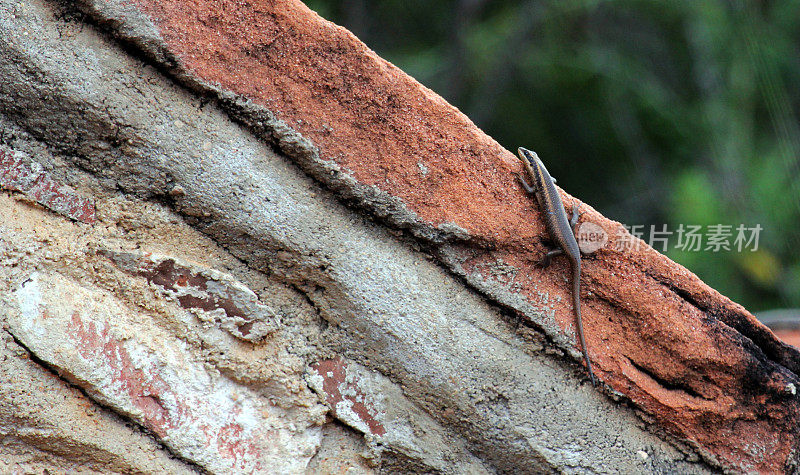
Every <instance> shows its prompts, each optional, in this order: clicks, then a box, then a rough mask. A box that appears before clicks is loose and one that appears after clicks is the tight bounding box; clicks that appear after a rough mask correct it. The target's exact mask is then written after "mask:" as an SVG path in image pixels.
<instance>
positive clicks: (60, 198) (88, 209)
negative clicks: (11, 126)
mask: <svg viewBox="0 0 800 475" xmlns="http://www.w3.org/2000/svg"><path fill="white" fill-rule="evenodd" d="M0 188H2V189H4V190H11V191H19V192H21V193H22V194H23V195H24V196H26V197H27V198H29V199H31V200H33V201H35V202H37V203H39V204H41V205H42V206H45V207H47V208H49V209H51V210H53V211H55V212H56V213H58V214H61V215H64V216H66V217H68V218H71V219H74V220H75V221H80V222H82V223H86V224H93V223H94V222H95V211H94V204H93V203H92V202H91V201H90V200H89V199H87V198H85V197H83V196H81V195H79V194H77V193H75V191H73V190H72V189H71V188H70V187H68V186H63V185H60V184H59V183H57V182H55V181H53V180H52V179H50V177H49V176H48V175H47V173H45V172H44V171H42V167H41V165H39V164H38V163H36V162H31V161H30V159H27V158H24V154H22V153H19V152H17V153H16V154H14V153H10V151H9V150H7V149H3V148H0Z"/></svg>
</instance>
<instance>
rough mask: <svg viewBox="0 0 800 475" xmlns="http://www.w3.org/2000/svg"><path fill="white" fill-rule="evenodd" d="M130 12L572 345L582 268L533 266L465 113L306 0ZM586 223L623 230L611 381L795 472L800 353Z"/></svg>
mask: <svg viewBox="0 0 800 475" xmlns="http://www.w3.org/2000/svg"><path fill="white" fill-rule="evenodd" d="M88 3H90V4H91V3H92V2H88ZM94 3H95V5H94V7H93V8H94V11H95V13H96V14H97V15H100V16H103V15H106V16H113V12H111V13H109V10H107V8H106V7H105V6H99V5H100V3H97V2H94ZM130 4H133V5H136V6H138V8H139V9H140V10H141V13H142V14H144V15H145V16H146V17H147V18H148V19H149V20H150V21H152V23H153V24H154V25H156V26H157V28H158V29H159V32H160V35H161V38H162V41H163V44H161V45H159V46H157V47H158V48H160V50H159V51H153V50H151V51H147V52H148V53H149V54H150V55H151V56H152V57H154V58H170V60H169V64H165V65H166V66H168V67H170V68H171V70H172V71H173V72H174V73H176V74H177V75H178V77H180V78H181V80H183V81H186V82H188V83H190V84H191V85H192V86H193V87H195V88H205V89H207V90H208V91H211V92H213V93H216V94H217V95H218V96H219V97H221V98H222V103H223V105H225V104H227V105H228V106H230V110H232V111H234V112H236V113H237V114H238V117H237V118H239V119H241V120H242V121H243V122H244V123H245V124H247V125H249V126H251V127H253V129H254V130H255V131H256V132H259V133H262V134H264V137H265V138H268V139H271V140H274V141H275V142H276V143H277V144H278V145H279V146H280V147H282V149H283V151H284V152H285V153H286V154H288V155H289V156H292V157H293V158H295V159H296V160H297V161H298V163H300V164H301V165H302V166H304V167H305V169H306V170H307V171H309V173H312V174H313V175H314V176H315V177H316V178H318V179H320V180H321V181H323V182H324V183H326V184H327V185H328V186H330V187H331V188H333V189H334V190H336V191H337V192H339V193H341V194H343V195H344V196H347V197H348V198H351V197H357V198H359V200H358V201H359V202H360V203H361V204H362V205H363V206H365V207H367V208H368V209H370V211H371V212H372V213H374V214H376V215H378V216H381V217H386V218H388V220H389V222H392V223H403V224H404V225H405V226H406V227H408V228H409V229H411V230H412V231H414V232H415V234H416V235H417V236H424V237H433V239H432V242H431V243H432V244H433V248H434V250H435V252H437V253H438V255H439V258H440V259H441V262H443V263H444V264H445V265H446V266H448V267H449V268H450V269H451V270H452V271H454V272H456V273H459V274H461V275H463V276H464V277H465V279H466V281H467V282H468V283H469V284H470V285H472V286H474V287H475V288H476V289H478V290H479V291H480V292H482V293H484V294H485V295H487V296H488V297H490V298H491V299H493V300H496V301H499V302H501V303H503V304H504V305H505V306H506V307H507V308H511V309H514V310H516V311H517V312H519V313H520V314H521V315H522V316H523V318H524V319H525V321H526V322H527V323H528V324H530V325H533V326H536V327H538V328H540V329H543V330H544V331H545V332H546V333H547V334H548V335H549V336H550V337H551V338H553V339H554V340H555V341H556V342H557V343H558V344H560V345H562V346H564V347H571V348H573V350H574V346H573V345H574V343H573V342H574V340H573V336H574V332H573V330H572V306H571V304H570V303H569V301H570V300H569V294H568V292H569V286H568V285H567V281H566V279H565V276H566V275H568V274H567V273H566V271H567V266H566V263H565V262H557V263H556V264H554V266H552V267H551V268H549V269H547V270H542V269H538V268H536V267H535V266H534V263H535V262H537V261H538V260H539V259H540V257H541V256H542V254H543V253H544V251H545V247H544V245H543V244H542V238H543V236H544V226H543V223H542V220H541V218H540V216H539V214H538V207H537V206H536V205H535V204H534V202H533V201H532V200H531V199H530V197H529V196H526V195H525V194H524V193H523V191H522V190H521V189H520V187H519V185H518V184H517V182H516V178H515V173H518V172H519V171H520V170H519V165H518V163H517V160H516V159H515V158H514V157H513V155H512V154H511V153H510V152H508V151H506V150H504V149H503V148H502V147H500V146H499V145H498V144H497V143H496V142H495V141H494V140H492V139H491V138H490V137H488V136H486V135H485V134H484V133H483V132H481V131H480V130H479V129H478V128H477V127H475V126H474V124H472V123H471V122H470V121H469V119H468V118H467V117H465V116H464V115H463V114H461V113H460V112H458V111H457V110H456V109H455V108H453V107H452V106H450V105H448V104H447V103H446V102H445V101H443V100H442V99H441V98H440V97H438V96H437V95H436V94H434V93H433V92H431V91H430V90H428V89H426V88H425V87H423V86H421V85H420V84H418V83H417V82H415V81H414V80H413V79H412V78H410V77H408V76H407V75H405V74H404V73H402V72H401V71H399V70H398V69H397V68H395V67H394V66H392V65H391V64H389V63H387V62H386V61H384V60H383V59H381V58H379V57H378V56H377V55H375V54H374V53H373V52H372V51H370V50H369V49H368V48H367V47H366V46H364V45H363V44H362V43H360V42H359V41H358V40H357V39H356V38H355V37H353V36H352V35H351V34H350V33H349V32H347V31H346V30H344V29H342V28H340V27H338V26H336V25H333V24H331V23H329V22H326V21H325V20H323V19H321V18H320V17H319V16H317V15H316V14H315V13H313V12H312V11H310V10H309V9H308V8H306V7H305V6H304V5H303V4H302V3H300V2H298V1H291V0H283V1H275V2H241V1H237V0H218V1H213V2H212V1H208V0H193V1H185V0H159V1H155V0H132V1H131V2H130ZM106 19H109V18H106ZM120 19H122V20H124V18H123V17H119V18H117V20H120ZM111 24H114V23H113V22H112V23H111ZM120 30H121V29H120ZM125 34H127V35H131V34H135V33H125ZM128 39H129V40H133V43H134V44H137V45H144V46H143V47H145V48H154V46H152V41H151V40H152V38H150V39H148V41H145V40H142V39H141V38H138V39H137V38H131V37H129V38H128ZM231 98H233V99H231ZM234 109H236V110H234ZM521 145H529V146H535V144H521ZM544 159H545V161H551V160H558V157H544ZM564 197H565V198H567V199H570V198H569V197H568V196H567V195H564ZM398 203H399V204H398ZM586 208H587V207H584V209H586ZM402 213H407V214H408V216H400V214H402ZM584 221H590V222H592V223H594V224H596V225H598V226H600V227H601V228H603V229H604V230H605V231H606V232H607V233H608V234H609V235H610V236H611V239H610V240H609V242H608V243H607V245H606V247H605V248H603V249H601V250H599V251H598V252H596V253H594V254H593V255H592V256H589V257H588V258H587V259H586V260H585V262H584V266H583V271H584V278H583V286H582V301H583V305H584V306H583V313H584V315H583V316H584V326H585V328H586V331H587V342H588V346H589V348H590V352H591V355H592V358H593V363H594V365H595V368H596V372H597V373H598V376H599V377H600V378H601V379H602V380H603V381H604V383H605V384H607V385H608V386H609V387H610V388H611V389H612V390H613V391H616V392H617V393H621V394H623V395H625V396H626V397H627V398H628V399H629V400H630V401H632V403H633V404H634V405H635V406H637V407H638V408H640V409H641V410H642V411H643V412H644V413H646V414H647V415H648V416H649V418H651V419H652V420H654V421H655V422H656V423H657V424H659V425H660V426H662V427H665V428H667V429H669V430H670V431H671V432H672V433H673V434H676V435H678V436H679V437H681V438H683V439H685V440H687V441H689V442H690V443H691V444H692V445H694V446H695V447H697V448H698V449H699V450H700V452H701V453H703V454H704V455H705V456H706V458H707V460H709V461H712V462H717V463H719V464H721V465H722V466H723V467H725V468H728V469H733V470H759V471H773V470H782V469H786V467H787V466H789V464H791V463H793V457H795V455H794V452H795V448H796V447H797V445H798V442H800V437H799V436H800V434H798V427H800V424H799V423H800V403H798V399H797V395H796V389H795V388H796V387H797V385H798V384H799V383H800V382H799V381H798V377H797V375H798V374H800V353H799V352H798V350H797V349H795V348H793V347H790V346H788V345H786V344H784V343H782V342H781V341H780V340H778V339H777V338H775V336H774V335H773V334H772V333H771V332H770V331H769V330H768V329H767V328H766V327H764V326H763V325H761V324H760V323H758V321H757V320H756V319H755V318H754V317H753V316H752V315H751V314H749V313H748V312H747V311H746V310H745V309H743V308H742V307H741V306H739V305H737V304H735V303H733V302H731V301H730V300H729V299H727V298H725V297H724V296H722V295H720V294H719V293H718V292H716V291H714V290H713V289H711V288H709V287H708V286H706V285H705V284H704V283H703V282H701V281H700V280H699V279H698V278H697V277H696V276H694V275H693V274H691V273H690V272H688V271H687V270H686V269H684V268H683V267H681V266H679V265H677V264H675V263H673V262H671V261H669V260H668V259H667V258H665V257H664V256H662V255H660V254H658V253H657V252H655V251H654V250H652V249H651V248H649V247H647V246H642V247H640V248H634V249H623V250H616V248H617V247H618V246H617V245H618V244H619V242H620V240H621V239H628V236H627V235H626V234H625V233H624V231H621V227H620V225H619V223H616V222H613V221H611V220H608V219H606V218H605V217H603V216H601V215H600V214H598V213H597V212H595V211H593V210H591V209H590V210H589V212H588V213H587V214H586V215H585V216H584ZM573 353H574V354H576V355H577V352H575V351H573Z"/></svg>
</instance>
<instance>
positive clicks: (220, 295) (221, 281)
mask: <svg viewBox="0 0 800 475" xmlns="http://www.w3.org/2000/svg"><path fill="white" fill-rule="evenodd" d="M101 253H102V254H103V255H106V256H108V257H109V258H111V259H112V260H113V261H114V263H116V264H117V266H118V267H119V268H121V269H122V270H124V271H126V272H128V273H131V274H133V275H136V276H140V277H144V278H146V279H147V281H148V282H150V283H152V284H154V285H155V286H156V288H158V290H159V292H160V293H161V294H163V295H165V296H167V297H169V298H170V299H173V300H176V301H178V302H179V303H180V305H181V307H184V308H186V309H188V310H191V311H192V312H193V313H194V314H195V315H197V317H198V318H199V319H200V320H202V321H204V322H208V323H209V324H213V325H216V326H219V327H220V328H222V329H224V330H226V331H227V332H228V333H230V334H231V335H233V336H235V337H237V338H241V339H243V340H247V341H252V342H257V341H259V340H261V339H262V338H264V337H265V336H267V335H268V334H269V333H271V332H272V331H274V330H275V329H276V328H277V327H278V322H277V320H278V316H277V315H275V312H274V311H273V310H272V309H270V308H269V307H268V306H267V305H264V304H263V303H261V302H259V301H258V296H257V295H256V294H255V293H254V292H253V291H252V290H250V289H248V288H247V286H245V285H244V284H242V283H241V282H238V281H237V280H236V279H234V278H233V277H232V276H230V275H229V274H225V273H223V272H219V271H217V270H215V269H211V268H208V267H204V266H201V265H198V264H191V263H189V262H184V261H182V260H180V259H176V258H174V257H167V256H161V255H158V254H152V253H142V252H130V251H127V252H126V251H122V252H117V251H111V250H105V251H102V252H101Z"/></svg>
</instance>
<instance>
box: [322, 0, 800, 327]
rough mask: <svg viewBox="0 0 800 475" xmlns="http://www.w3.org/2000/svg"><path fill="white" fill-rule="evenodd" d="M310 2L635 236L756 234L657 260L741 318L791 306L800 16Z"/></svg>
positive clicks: (623, 4) (631, 6)
mask: <svg viewBox="0 0 800 475" xmlns="http://www.w3.org/2000/svg"><path fill="white" fill-rule="evenodd" d="M307 3H308V5H309V6H310V7H311V8H312V9H314V10H316V11H317V12H318V13H319V14H320V15H322V16H323V17H325V18H327V19H329V20H331V21H333V22H336V23H338V24H340V25H342V26H345V27H346V28H348V29H350V30H351V31H352V32H353V33H355V34H356V35H357V36H358V37H359V38H360V39H361V40H362V41H364V42H365V43H366V44H367V45H368V46H370V47H371V48H373V49H374V50H375V51H376V52H377V53H378V54H380V55H381V56H383V57H384V58H386V59H387V60H389V61H391V62H392V63H394V64H396V65H397V66H398V67H400V68H402V69H403V70H404V71H406V72H407V73H408V74H410V75H411V76H413V77H414V78H416V79H417V80H419V81H420V82H422V83H423V84H425V85H426V86H428V87H430V88H431V89H433V90H434V91H436V92H438V93H439V94H440V95H442V96H443V97H444V98H445V99H447V100H448V101H449V102H450V103H451V104H454V105H455V106H457V107H458V108H459V109H461V111H463V112H464V113H465V114H467V115H468V116H469V117H470V118H471V119H472V120H473V121H474V122H475V123H476V124H477V125H478V126H479V127H481V128H482V129H483V130H485V131H486V132H487V133H489V134H490V135H491V136H492V137H494V138H495V139H496V140H498V141H499V142H500V143H501V144H503V145H504V146H505V147H506V148H508V149H509V150H516V148H517V147H518V146H520V145H522V146H525V147H528V148H531V149H533V150H536V151H537V152H538V153H539V155H540V156H541V157H542V158H543V160H544V161H545V163H547V165H548V168H549V170H550V172H551V173H552V174H553V175H554V176H556V177H558V180H559V181H558V183H559V185H560V186H561V187H563V188H564V189H565V190H567V191H568V192H569V193H570V194H572V195H575V196H577V197H578V198H580V199H581V200H583V201H586V202H587V203H590V204H591V205H592V206H594V207H595V208H596V209H598V210H599V211H600V212H601V213H603V214H604V215H605V216H608V217H610V218H612V219H615V220H617V221H620V222H623V223H625V224H628V225H643V228H642V230H643V231H645V235H644V238H645V240H647V234H648V233H649V230H650V226H651V225H655V226H656V229H659V230H660V229H661V227H662V226H663V225H664V224H666V225H667V229H668V230H671V231H676V230H677V229H678V226H679V225H680V224H684V225H701V226H703V227H704V229H705V227H706V226H708V225H714V224H722V225H731V226H732V232H733V236H732V237H731V239H730V241H731V243H733V240H734V238H735V235H736V228H737V227H738V226H739V225H740V224H744V225H745V226H747V227H753V226H756V225H760V226H761V227H762V228H763V229H762V230H761V232H760V234H759V246H758V250H757V251H755V252H752V251H749V250H748V251H744V252H737V251H736V249H735V248H733V246H732V249H731V251H721V252H711V251H701V252H689V251H680V250H678V249H676V248H675V244H677V238H676V236H675V235H672V236H671V237H670V239H669V244H670V248H669V249H668V250H667V252H666V253H667V255H668V256H669V257H670V258H672V259H674V260H675V261H677V262H679V263H681V264H683V265H684V266H686V267H687V268H689V269H690V270H692V271H693V272H695V273H696V274H698V275H699V276H700V278H702V279H703V280H704V281H706V282H707V283H709V284H710V285H711V286H713V287H715V288H716V289H718V290H719V291H720V292H722V293H723V294H725V295H727V296H729V297H730V298H732V299H733V300H735V301H737V302H739V303H741V304H743V305H744V306H745V307H747V308H748V309H750V310H752V311H762V310H768V309H776V308H798V307H800V253H799V252H798V246H799V245H800V226H799V225H798V222H800V181H799V179H800V160H799V159H798V153H799V152H800V128H799V127H798V123H797V116H796V111H797V106H798V103H799V102H798V101H799V100H800V90H798V87H797V85H798V84H800V8H798V7H799V6H800V5H798V2H796V1H795V2H792V1H761V2H746V1H735V0H733V1H692V0H687V1H654V0H640V1H634V0H630V1H625V0H620V1H607V2H602V1H588V0H587V1H569V0H560V1H558V0H557V1H512V0H494V1H488V0H447V1H436V2H429V1H422V0H385V1H369V0H309V1H308V2H307ZM704 234H705V235H707V234H706V233H704ZM705 244H706V243H705V241H704V243H703V247H704V248H705ZM751 247H752V246H751ZM790 313H791V312H790ZM797 313H798V312H796V311H795V312H794V314H795V315H797Z"/></svg>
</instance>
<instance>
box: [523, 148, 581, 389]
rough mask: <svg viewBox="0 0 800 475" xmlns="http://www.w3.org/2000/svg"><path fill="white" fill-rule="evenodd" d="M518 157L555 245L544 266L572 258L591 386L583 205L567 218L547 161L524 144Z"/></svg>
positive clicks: (574, 297)
mask: <svg viewBox="0 0 800 475" xmlns="http://www.w3.org/2000/svg"><path fill="white" fill-rule="evenodd" d="M517 153H518V154H519V158H520V160H521V161H522V164H523V166H524V168H525V171H526V172H527V173H528V175H529V176H530V178H531V179H532V180H533V185H530V184H529V183H528V182H527V181H526V180H525V178H524V177H523V176H521V175H520V176H519V181H520V183H521V184H522V187H523V188H524V189H525V191H526V192H528V193H530V194H534V195H535V196H536V200H537V201H538V202H539V206H541V208H542V210H543V211H544V213H545V220H544V224H545V228H546V229H547V232H548V234H550V239H552V240H553V243H554V244H555V245H556V247H554V248H553V249H550V251H548V253H547V254H546V255H545V256H544V258H543V259H542V260H541V261H540V262H539V265H541V266H542V267H547V266H548V265H550V260H551V259H552V258H553V257H556V256H560V255H562V254H565V255H566V256H567V258H568V259H569V262H570V266H571V268H572V302H573V304H574V306H575V321H576V328H577V329H578V339H579V340H580V343H581V349H582V350H583V358H584V359H585V360H586V368H587V369H588V371H589V379H591V381H592V385H593V386H594V385H596V381H595V377H594V373H593V372H592V362H591V360H590V359H589V349H588V347H587V346H586V340H585V339H584V337H583V322H582V321H581V290H580V289H581V251H580V249H579V248H578V241H577V240H576V239H575V235H576V234H577V231H576V229H575V226H576V225H577V224H578V218H579V217H580V214H579V213H578V211H579V210H580V205H578V206H577V207H576V206H575V203H573V204H572V219H571V220H569V221H568V220H567V212H566V211H565V210H564V204H563V203H562V202H561V195H559V194H558V190H556V186H555V181H556V180H555V179H554V178H553V177H551V176H550V173H548V171H547V168H545V166H544V163H542V160H541V159H540V158H539V156H538V155H536V152H532V151H530V150H528V149H526V148H524V147H519V149H517Z"/></svg>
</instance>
